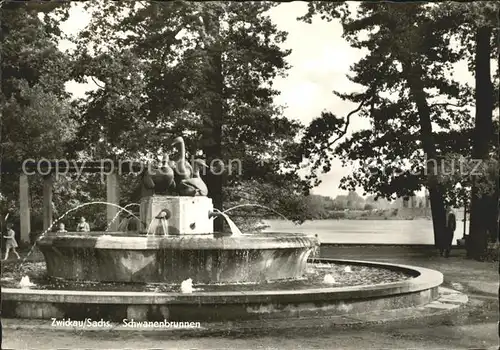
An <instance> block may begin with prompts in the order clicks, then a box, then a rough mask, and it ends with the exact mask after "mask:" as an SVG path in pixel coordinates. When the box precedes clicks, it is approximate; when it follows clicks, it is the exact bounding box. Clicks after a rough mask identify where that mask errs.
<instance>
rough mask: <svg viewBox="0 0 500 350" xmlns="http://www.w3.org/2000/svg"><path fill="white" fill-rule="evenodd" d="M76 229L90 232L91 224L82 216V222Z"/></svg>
mask: <svg viewBox="0 0 500 350" xmlns="http://www.w3.org/2000/svg"><path fill="white" fill-rule="evenodd" d="M76 230H77V231H78V232H90V226H89V224H88V222H87V221H86V220H85V218H84V217H83V216H82V217H81V218H80V223H79V224H78V226H77V227H76Z"/></svg>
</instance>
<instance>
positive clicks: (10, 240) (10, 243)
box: [3, 224, 21, 260]
mask: <svg viewBox="0 0 500 350" xmlns="http://www.w3.org/2000/svg"><path fill="white" fill-rule="evenodd" d="M3 237H4V238H7V242H6V244H5V259H4V260H7V259H8V258H9V252H10V250H11V249H12V251H13V252H14V254H16V256H17V258H18V259H21V257H20V256H19V254H18V253H17V251H16V248H17V247H18V245H17V242H16V233H15V232H14V230H13V229H12V224H8V225H7V235H6V236H3Z"/></svg>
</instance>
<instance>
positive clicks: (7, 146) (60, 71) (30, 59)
mask: <svg viewBox="0 0 500 350" xmlns="http://www.w3.org/2000/svg"><path fill="white" fill-rule="evenodd" d="M66 9H67V6H66V5H65V4H53V3H52V4H47V5H45V6H41V5H40V4H33V3H22V2H2V3H1V9H0V22H1V41H2V46H1V48H0V52H1V58H2V59H1V68H0V72H1V74H0V81H1V85H0V86H1V90H0V114H1V115H0V145H1V147H0V163H2V162H22V161H23V160H25V159H28V158H35V159H40V158H42V157H45V158H48V159H55V158H61V157H63V156H64V155H65V154H66V153H67V147H66V145H67V143H68V142H69V141H70V140H71V139H72V138H73V136H74V128H75V127H76V125H75V123H74V121H73V109H72V107H71V105H70V101H69V96H68V94H67V93H66V91H65V88H64V84H65V82H66V81H67V80H68V79H67V78H68V73H69V69H68V67H69V65H70V64H69V59H68V57H67V56H66V55H64V54H63V53H62V52H60V51H59V50H58V49H57V38H58V37H59V35H60V34H61V33H60V31H59V30H58V27H57V25H56V23H57V21H58V20H61V19H64V18H65V16H66V15H67V12H66ZM0 185H1V187H0V193H1V195H2V196H3V197H4V199H5V201H4V200H2V202H1V203H2V206H1V208H0V210H1V211H2V212H3V213H5V212H7V211H10V210H12V209H13V208H15V203H16V201H17V196H18V187H17V186H18V183H17V174H2V175H1V181H0ZM32 188H33V191H32V196H33V198H32V199H33V200H32V205H36V203H37V201H39V194H41V193H42V191H41V181H32ZM33 203H35V204H33ZM14 217H15V213H12V215H11V219H12V218H14Z"/></svg>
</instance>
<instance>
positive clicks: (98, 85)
mask: <svg viewBox="0 0 500 350" xmlns="http://www.w3.org/2000/svg"><path fill="white" fill-rule="evenodd" d="M90 79H92V81H93V82H94V84H96V85H97V87H99V88H101V89H104V86H102V85H100V84H99V83H98V82H97V81H95V79H94V77H93V76H91V77H90Z"/></svg>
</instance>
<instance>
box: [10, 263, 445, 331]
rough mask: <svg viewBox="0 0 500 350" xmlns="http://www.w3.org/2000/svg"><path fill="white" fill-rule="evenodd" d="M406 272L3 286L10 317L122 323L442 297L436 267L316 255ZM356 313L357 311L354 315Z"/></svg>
mask: <svg viewBox="0 0 500 350" xmlns="http://www.w3.org/2000/svg"><path fill="white" fill-rule="evenodd" d="M315 262H321V263H339V262H340V263H346V264H350V265H365V266H373V267H381V268H387V269H391V270H397V271H402V272H405V273H407V274H410V275H412V276H414V277H412V278H409V279H405V280H402V281H398V282H391V283H382V284H375V285H362V286H352V287H327V286H325V287H324V288H311V289H306V290H280V289H279V283H275V284H273V288H274V289H270V290H265V291H251V292H249V291H245V292H241V291H234V292H231V291H225V292H196V291H195V292H193V293H192V294H183V293H153V292H101V291H99V292H97V291H96V292H94V291H76V290H74V291H67V290H30V289H13V288H2V315H3V316H4V317H6V318H9V317H11V318H35V319H51V318H57V319H68V318H70V319H72V320H84V319H89V318H90V319H91V320H94V321H99V320H100V319H104V320H105V321H106V320H109V321H114V322H120V323H121V322H123V320H124V319H127V320H135V321H163V320H168V321H187V322H195V321H199V322H220V321H222V322H227V321H238V320H239V321H242V320H266V319H281V318H303V317H325V316H339V315H356V314H363V313H366V312H368V311H378V310H390V309H402V308H408V307H416V306H420V305H424V304H427V303H430V302H431V301H433V300H435V299H437V298H438V287H439V285H441V284H442V282H443V275H442V274H441V273H440V272H438V271H434V270H430V269H426V268H421V267H414V266H406V265H396V264H386V263H375V262H367V261H355V260H339V259H315ZM354 317H355V316H354Z"/></svg>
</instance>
